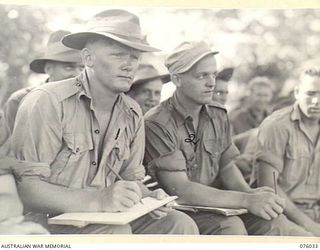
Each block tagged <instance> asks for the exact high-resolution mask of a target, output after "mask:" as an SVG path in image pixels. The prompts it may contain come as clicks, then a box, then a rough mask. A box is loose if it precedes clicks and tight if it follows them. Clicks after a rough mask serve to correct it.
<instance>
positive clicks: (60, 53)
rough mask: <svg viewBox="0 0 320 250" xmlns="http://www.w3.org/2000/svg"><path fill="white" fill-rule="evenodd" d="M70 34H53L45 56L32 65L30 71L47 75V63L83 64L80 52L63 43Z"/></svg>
mask: <svg viewBox="0 0 320 250" xmlns="http://www.w3.org/2000/svg"><path fill="white" fill-rule="evenodd" d="M70 33H71V32H70V31H66V30H58V31H55V32H53V33H52V34H51V35H50V37H49V41H48V43H47V47H46V49H45V51H44V53H43V55H41V56H40V57H39V58H37V59H35V60H33V61H32V62H31V63H30V69H31V70H32V71H34V72H36V73H45V72H44V66H45V63H46V62H47V61H56V62H70V63H82V60H81V56H80V52H79V51H78V50H75V49H70V48H68V47H66V46H64V45H63V44H62V43H61V39H62V37H64V36H65V35H68V34H70Z"/></svg>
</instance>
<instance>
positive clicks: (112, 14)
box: [62, 10, 160, 52]
mask: <svg viewBox="0 0 320 250" xmlns="http://www.w3.org/2000/svg"><path fill="white" fill-rule="evenodd" d="M99 36H100V37H107V38H110V39H112V40H115V41H117V42H119V43H121V44H123V45H126V46H128V47H130V48H134V49H136V50H139V51H142V52H156V51H160V50H159V49H156V48H154V47H151V46H150V45H149V44H148V42H147V40H146V36H144V35H142V32H141V28H140V21H139V18H138V17H137V16H136V15H134V14H132V13H130V12H128V11H125V10H106V11H103V12H101V13H98V14H96V15H95V16H94V17H93V18H92V19H91V20H89V21H88V23H87V25H86V28H85V30H84V31H83V32H77V33H72V34H70V35H67V36H65V37H64V38H63V39H62V43H63V44H64V45H66V46H68V47H70V48H73V49H78V50H81V49H83V48H84V46H85V44H86V42H87V41H88V39H90V38H94V37H99Z"/></svg>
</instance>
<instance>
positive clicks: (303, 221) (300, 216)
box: [258, 162, 313, 228]
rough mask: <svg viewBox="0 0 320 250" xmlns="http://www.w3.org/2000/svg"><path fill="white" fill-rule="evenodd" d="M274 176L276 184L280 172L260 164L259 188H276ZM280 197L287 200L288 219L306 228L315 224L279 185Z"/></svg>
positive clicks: (286, 212) (285, 209)
mask: <svg viewBox="0 0 320 250" xmlns="http://www.w3.org/2000/svg"><path fill="white" fill-rule="evenodd" d="M273 175H275V176H276V182H277V179H278V171H276V170H275V169H274V168H273V167H272V166H270V165H269V164H266V163H262V162H260V163H259V166H258V186H268V187H271V188H274V187H275V183H274V179H273ZM277 192H278V195H279V196H280V197H282V198H284V199H285V200H286V203H285V208H284V213H285V214H286V215H287V216H288V218H289V219H290V220H292V221H294V222H295V223H297V224H298V225H300V226H303V227H304V228H308V226H309V225H310V224H311V223H312V222H313V221H312V220H311V219H310V218H309V217H308V216H307V215H305V214H304V213H303V212H302V211H300V210H299V209H298V208H297V207H296V205H295V204H294V203H293V202H292V201H291V199H290V198H289V197H288V195H287V194H286V193H285V192H284V191H283V190H282V189H281V187H279V185H277Z"/></svg>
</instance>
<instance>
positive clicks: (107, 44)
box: [12, 10, 198, 234]
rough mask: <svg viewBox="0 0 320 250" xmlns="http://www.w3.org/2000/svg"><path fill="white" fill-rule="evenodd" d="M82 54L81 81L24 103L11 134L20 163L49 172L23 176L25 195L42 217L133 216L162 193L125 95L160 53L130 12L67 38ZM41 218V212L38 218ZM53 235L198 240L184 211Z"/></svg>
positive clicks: (107, 14) (100, 19)
mask: <svg viewBox="0 0 320 250" xmlns="http://www.w3.org/2000/svg"><path fill="white" fill-rule="evenodd" d="M62 42H63V44H65V45H66V46H68V47H70V48H73V49H78V50H81V55H82V58H83V62H84V65H85V70H84V71H83V72H82V73H81V75H80V76H78V77H76V78H71V79H68V80H63V81H59V82H53V83H48V84H46V85H43V86H41V87H39V88H37V89H35V90H33V91H32V92H30V93H29V94H28V96H26V98H25V100H24V101H23V103H22V104H21V106H20V108H19V111H18V114H17V119H16V126H15V129H14V132H13V135H12V138H13V139H12V142H13V143H12V144H13V145H12V148H13V153H14V155H15V157H17V158H19V159H21V158H23V159H26V160H29V161H36V162H45V163H48V164H49V165H50V168H49V169H48V168H44V167H42V168H40V167H38V168H33V169H28V168H25V169H24V170H23V169H22V170H21V171H20V174H19V177H20V179H21V181H19V185H18V187H19V189H20V191H21V194H22V197H23V200H24V202H25V204H26V205H27V208H28V209H29V211H30V210H31V211H32V212H33V213H35V212H40V214H38V216H42V217H43V216H46V214H49V216H50V215H52V214H59V213H63V212H81V211H82V212H85V211H86V212H97V211H108V212H118V211H126V210H127V209H129V208H130V207H132V206H133V205H135V204H137V203H138V202H139V201H140V200H141V198H142V197H145V196H153V197H155V198H158V199H162V198H163V197H164V196H166V194H165V193H164V192H163V190H160V189H159V190H156V191H153V192H151V191H149V190H148V189H147V188H146V187H145V186H144V185H143V184H142V182H141V181H142V180H143V178H144V176H145V169H144V166H143V165H142V161H143V154H144V145H145V134H144V120H143V115H142V112H141V109H140V107H139V105H138V104H137V103H136V102H135V101H134V100H132V99H131V98H130V97H128V96H127V95H125V94H124V92H127V91H128V90H129V89H130V87H131V83H132V80H133V77H134V74H135V72H136V70H137V67H138V62H139V58H140V55H141V53H142V52H151V51H157V49H155V48H153V47H151V46H150V45H149V44H148V43H147V42H146V41H145V40H144V36H142V34H141V30H140V23H139V18H138V17H137V16H136V15H134V14H132V13H130V12H127V11H124V10H107V11H104V12H101V13H99V14H97V15H95V16H94V17H93V18H92V19H91V20H90V21H89V22H88V24H87V27H86V30H85V31H84V32H78V33H73V34H70V35H67V36H65V37H64V38H63V40H62ZM35 216H36V214H34V217H33V218H35ZM49 230H50V231H51V232H52V233H96V234H106V233H140V234H144V233H148V234H157V233H169V234H197V233H198V229H197V227H196V225H195V224H194V222H193V221H192V219H191V218H190V217H188V216H186V215H185V214H184V213H181V212H178V211H175V210H172V209H169V208H161V209H159V210H157V211H155V212H153V213H152V214H148V215H146V216H144V217H141V218H139V219H137V220H135V221H134V222H132V223H131V224H130V225H124V226H110V225H94V224H93V225H88V226H86V227H84V228H76V227H72V226H50V227H49Z"/></svg>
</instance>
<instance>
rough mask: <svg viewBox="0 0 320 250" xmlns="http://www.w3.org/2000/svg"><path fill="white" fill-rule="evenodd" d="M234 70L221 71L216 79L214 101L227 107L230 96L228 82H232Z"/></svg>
mask: <svg viewBox="0 0 320 250" xmlns="http://www.w3.org/2000/svg"><path fill="white" fill-rule="evenodd" d="M233 71H234V68H225V69H223V70H221V71H220V72H219V73H218V74H217V77H216V86H215V87H214V90H213V95H212V100H213V101H216V102H218V103H220V104H221V105H226V102H227V97H228V94H229V87H228V82H229V81H230V79H231V77H232V74H233Z"/></svg>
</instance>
